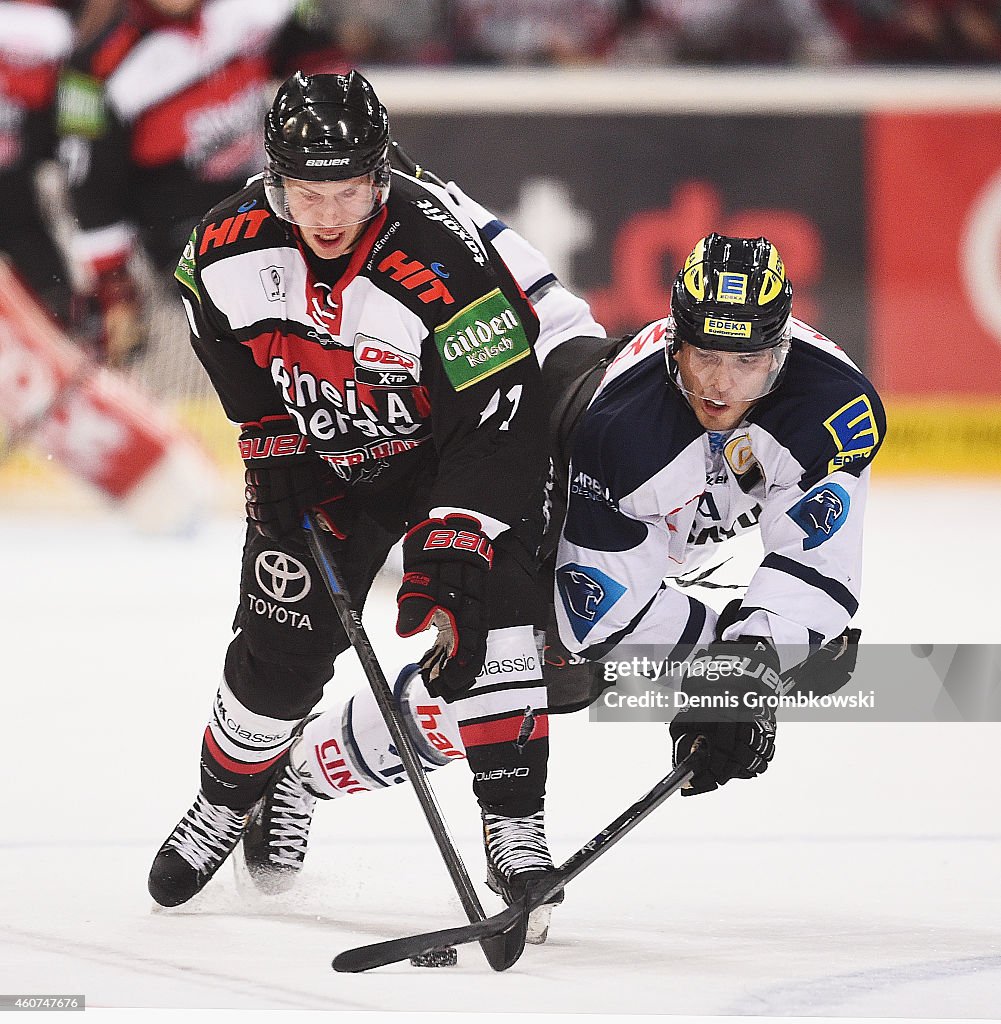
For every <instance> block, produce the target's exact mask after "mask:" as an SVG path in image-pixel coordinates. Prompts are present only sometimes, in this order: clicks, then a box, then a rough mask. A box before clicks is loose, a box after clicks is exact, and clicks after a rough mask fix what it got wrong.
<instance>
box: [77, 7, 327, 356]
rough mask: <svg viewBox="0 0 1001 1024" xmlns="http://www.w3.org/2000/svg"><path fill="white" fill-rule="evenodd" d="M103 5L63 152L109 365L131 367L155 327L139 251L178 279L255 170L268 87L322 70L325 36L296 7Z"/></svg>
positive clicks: (84, 46) (82, 52) (80, 252)
mask: <svg viewBox="0 0 1001 1024" xmlns="http://www.w3.org/2000/svg"><path fill="white" fill-rule="evenodd" d="M96 2H97V4H98V11H99V14H101V15H103V22H104V23H103V25H93V24H91V26H90V28H89V31H88V37H87V38H86V39H85V40H84V41H83V42H82V43H81V45H80V46H79V47H78V48H77V49H76V50H75V52H74V53H73V54H72V56H71V58H70V61H69V64H68V66H67V68H66V71H65V72H64V74H63V78H62V82H61V85H60V90H59V131H60V134H61V137H62V139H61V146H60V152H61V156H62V160H63V162H64V164H65V167H66V173H67V178H68V183H69V192H70V200H71V206H72V210H73V214H74V216H75V218H76V221H77V223H78V226H79V231H78V233H77V236H76V238H75V241H74V250H75V251H74V255H75V257H76V258H77V259H78V260H79V261H80V264H81V276H82V278H83V279H84V280H85V281H87V282H89V297H90V299H91V300H92V301H93V302H94V304H95V305H96V307H97V309H98V313H99V317H100V319H101V322H102V330H101V331H100V334H101V339H102V343H103V347H104V355H105V357H106V359H107V361H108V362H109V363H110V364H112V365H122V364H124V363H126V362H128V361H129V360H130V358H133V357H134V356H135V355H136V354H137V350H138V349H140V347H141V346H142V344H143V342H144V340H145V334H146V326H147V318H146V315H145V314H144V312H143V310H142V308H141V303H140V298H139V289H138V288H137V285H136V281H135V280H134V276H133V274H132V272H131V271H130V258H131V256H132V254H133V249H134V246H135V245H136V244H137V243H138V245H139V246H140V247H141V249H142V250H143V251H144V252H145V254H146V256H147V257H148V258H149V260H150V262H151V263H152V265H153V267H154V268H155V269H156V270H157V271H159V272H160V273H162V274H163V276H164V277H166V276H167V275H169V274H170V273H171V272H172V270H173V267H174V266H175V265H176V263H177V258H178V255H179V253H180V252H181V250H182V249H183V247H184V243H185V242H186V241H187V239H188V235H189V234H190V233H191V228H192V226H193V225H194V224H195V222H196V221H197V220H198V218H199V217H200V216H201V215H202V213H203V212H204V211H205V210H206V209H207V208H208V207H209V206H211V205H213V204H214V203H217V202H219V201H220V200H221V199H222V198H223V197H224V196H226V195H228V194H229V193H231V192H232V191H234V190H235V189H237V188H239V187H241V186H242V185H243V184H244V182H245V181H246V180H247V178H248V177H249V176H250V175H251V174H255V173H257V172H259V171H260V169H261V167H262V164H263V152H262V148H261V135H260V120H261V116H262V115H263V112H264V111H265V110H266V109H267V105H268V102H269V100H270V96H271V86H270V84H269V83H270V81H271V79H272V78H273V77H274V76H275V75H284V74H285V73H287V71H288V70H289V69H290V68H291V67H294V66H298V65H299V64H301V63H303V61H307V62H308V61H309V60H312V59H316V60H320V59H322V56H323V48H324V45H325V39H324V38H323V36H322V34H319V33H318V32H317V30H316V29H315V27H314V26H313V25H312V24H311V23H309V22H307V20H305V19H306V16H307V14H308V4H304V3H301V2H299V0H121V2H119V3H115V4H109V3H108V2H107V0H96ZM89 20H90V21H91V22H93V21H95V20H100V19H99V18H95V17H94V16H92V17H91V18H90V19H89Z"/></svg>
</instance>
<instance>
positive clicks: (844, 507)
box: [786, 484, 852, 551]
mask: <svg viewBox="0 0 1001 1024" xmlns="http://www.w3.org/2000/svg"><path fill="white" fill-rule="evenodd" d="M851 503H852V500H851V497H850V496H849V494H848V492H847V491H846V490H845V489H844V488H843V487H839V486H838V485H837V484H824V485H823V486H822V487H814V489H813V490H812V491H810V492H809V494H807V495H805V496H804V497H802V498H800V499H799V501H797V502H796V504H795V505H793V507H792V508H791V509H789V511H788V512H787V513H786V515H787V516H789V518H790V519H791V520H792V521H793V522H794V523H795V524H796V525H797V526H798V527H799V528H800V529H801V530H802V531H803V532H804V533H805V534H806V539H805V540H804V541H803V550H804V551H810V550H812V549H813V548H816V547H819V546H820V545H821V544H823V543H824V541H825V540H828V539H829V538H831V537H833V536H834V534H836V533H837V532H838V530H840V529H841V527H842V526H844V524H845V520H846V519H847V518H848V509H849V508H850V506H851Z"/></svg>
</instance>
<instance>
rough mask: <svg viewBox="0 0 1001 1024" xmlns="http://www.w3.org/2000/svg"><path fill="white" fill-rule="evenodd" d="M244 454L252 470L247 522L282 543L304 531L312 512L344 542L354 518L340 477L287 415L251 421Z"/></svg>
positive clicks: (242, 438) (243, 434)
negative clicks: (303, 526) (304, 515)
mask: <svg viewBox="0 0 1001 1024" xmlns="http://www.w3.org/2000/svg"><path fill="white" fill-rule="evenodd" d="M240 455H241V456H242V457H243V463H244V465H245V466H246V467H247V470H246V475H245V480H246V485H247V486H246V493H245V497H246V500H247V519H248V520H249V521H250V522H251V523H253V524H254V526H255V527H256V528H257V531H258V533H261V534H263V535H264V536H265V537H269V538H271V540H282V539H283V538H286V537H289V536H291V535H293V534H295V533H296V532H297V531H298V530H300V529H301V528H302V518H303V514H304V513H305V512H306V510H307V509H312V510H313V511H314V512H315V514H316V517H317V519H318V520H319V523H320V525H321V526H322V527H324V528H325V529H327V530H329V531H330V532H331V533H332V534H334V536H335V537H339V538H340V539H341V540H343V539H344V538H345V537H346V536H347V533H348V530H349V529H350V526H351V521H352V518H353V517H352V516H351V514H350V511H349V508H348V505H347V503H346V502H345V501H344V489H343V484H342V483H341V481H340V480H339V478H338V477H337V474H336V473H335V472H334V471H333V470H332V469H331V468H330V466H328V465H327V464H326V463H325V462H324V461H323V460H322V459H321V458H319V457H318V456H317V455H314V454H313V453H312V452H311V451H310V450H309V445H308V442H307V440H306V438H304V437H303V436H302V434H300V433H299V432H298V431H297V430H296V427H295V423H294V422H293V421H292V420H291V419H289V418H287V417H284V416H277V417H269V418H268V419H266V420H264V421H263V422H261V423H245V424H244V425H243V430H242V432H241V434H240Z"/></svg>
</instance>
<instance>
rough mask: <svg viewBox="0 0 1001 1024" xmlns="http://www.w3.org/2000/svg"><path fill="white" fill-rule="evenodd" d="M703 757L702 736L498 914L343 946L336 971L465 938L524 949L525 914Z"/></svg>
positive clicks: (677, 785)
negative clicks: (497, 939)
mask: <svg viewBox="0 0 1001 1024" xmlns="http://www.w3.org/2000/svg"><path fill="white" fill-rule="evenodd" d="M707 757H708V749H707V748H706V746H705V741H704V740H703V738H702V737H701V736H700V737H698V738H697V739H696V740H695V742H694V743H693V744H692V752H691V753H690V754H689V755H688V757H686V758H685V759H684V760H683V761H682V762H681V763H680V764H679V765H678V767H677V768H675V769H674V771H672V772H671V773H670V774H669V775H665V776H664V778H662V779H661V780H660V782H658V783H657V785H656V786H654V787H653V789H651V790H650V791H649V792H648V793H646V794H645V795H644V796H641V797H640V798H639V800H637V801H636V802H635V803H634V804H633V805H632V806H631V807H629V808H627V809H626V810H625V811H623V812H622V814H620V815H619V816H618V817H617V818H616V819H615V820H614V821H613V822H611V823H610V824H609V825H607V826H606V827H605V828H603V829H602V830H601V831H600V832H599V833H598V834H597V835H596V836H595V837H594V838H593V839H592V840H591V841H590V842H589V843H585V844H584V845H583V846H582V847H581V848H580V849H579V850H578V851H577V852H576V853H575V854H573V855H572V856H570V857H569V858H568V859H567V860H565V861H564V862H563V863H562V864H561V865H560V866H559V867H558V868H556V870H555V871H551V872H547V874H546V875H545V876H544V877H543V878H542V879H541V881H540V882H539V884H538V886H537V887H536V888H531V889H529V891H528V893H527V894H526V895H525V896H524V897H522V899H520V900H518V901H517V902H516V903H513V904H512V905H511V906H510V907H508V908H507V909H506V910H502V911H501V912H500V913H499V914H494V915H493V917H488V918H486V920H483V921H477V922H475V923H471V924H468V925H461V926H459V927H457V928H443V929H441V930H439V931H434V932H424V933H423V934H421V935H409V936H406V937H405V938H402V939H390V940H389V941H388V942H376V943H373V944H372V945H368V946H358V947H357V948H355V949H347V950H345V951H344V952H343V953H339V954H338V955H337V956H336V957H334V962H333V968H334V970H335V971H340V972H341V973H349V974H350V973H356V972H358V971H367V970H369V969H371V968H373V967H383V966H385V965H386V964H393V963H397V962H398V961H400V960H406V959H407V958H408V957H414V956H421V955H423V954H425V953H429V952H431V951H433V950H435V949H440V948H441V947H442V946H461V945H462V944H463V943H465V942H482V941H483V940H484V939H486V938H489V937H493V936H498V935H504V936H507V937H509V941H510V943H511V944H512V945H513V944H514V943H515V942H516V941H518V940H519V939H520V941H521V944H522V948H524V943H525V929H526V927H527V924H528V915H529V914H530V913H531V912H532V911H533V910H535V909H536V908H537V907H540V906H542V905H543V904H544V903H545V902H546V901H547V900H549V899H551V898H552V897H553V896H554V895H555V894H556V893H558V892H559V891H560V890H561V889H562V888H563V887H564V886H565V885H566V884H567V882H569V881H571V879H574V878H576V877H577V876H578V875H579V874H580V873H581V872H582V871H583V870H584V869H585V868H586V867H588V866H589V865H591V864H593V863H594V862H595V861H596V860H597V859H598V858H599V857H600V856H601V855H602V854H604V853H606V852H607V851H608V850H610V849H611V848H612V847H613V846H614V845H615V844H616V843H617V842H618V841H619V840H620V839H622V838H623V836H625V835H626V834H627V833H628V832H631V831H632V830H633V829H634V828H635V827H636V826H637V825H638V824H639V823H640V822H641V821H642V820H643V819H644V818H645V817H647V815H649V814H651V813H652V812H653V811H654V810H656V809H657V808H658V807H659V806H660V805H661V804H662V803H663V802H664V801H665V800H666V799H667V798H668V797H669V796H672V795H673V794H674V793H677V792H678V790H679V789H683V788H684V787H685V786H687V785H688V783H689V782H690V780H691V778H692V776H693V775H695V774H696V772H698V771H701V770H702V768H703V766H704V764H705V761H706V759H707ZM519 955H520V953H519ZM516 959H517V957H514V960H516ZM514 960H512V963H513V962H514Z"/></svg>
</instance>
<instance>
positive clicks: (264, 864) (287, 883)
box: [238, 755, 317, 896]
mask: <svg viewBox="0 0 1001 1024" xmlns="http://www.w3.org/2000/svg"><path fill="white" fill-rule="evenodd" d="M316 800H317V797H316V796H314V795H313V794H312V793H311V792H309V790H307V789H306V787H305V786H304V785H303V782H302V778H301V776H300V775H299V773H298V772H297V771H296V769H295V767H294V766H293V765H292V762H291V760H290V758H289V756H288V755H286V757H285V759H284V760H283V761H282V762H281V767H280V768H279V770H278V771H276V772H275V774H274V776H273V777H272V779H271V781H270V782H269V783H268V788H267V789H266V790H265V791H264V796H262V797H261V799H260V800H258V802H257V803H256V804H255V805H254V806H253V808H252V809H251V812H250V822H249V824H248V825H247V828H246V831H245V832H244V834H243V844H242V848H241V852H240V853H239V854H238V859H239V861H240V865H239V867H238V871H240V873H243V872H242V870H241V869H246V875H247V876H249V878H250V880H251V881H252V882H253V884H254V886H255V887H256V888H257V889H259V890H260V891H261V892H263V893H266V894H267V895H272V896H273V895H277V894H279V893H283V892H288V890H289V889H291V888H292V887H293V886H294V885H295V883H296V882H297V881H298V878H299V872H300V871H301V870H302V865H303V863H304V862H305V860H306V847H307V844H308V843H309V827H310V825H311V824H312V821H313V808H314V807H315V806H316Z"/></svg>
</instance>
